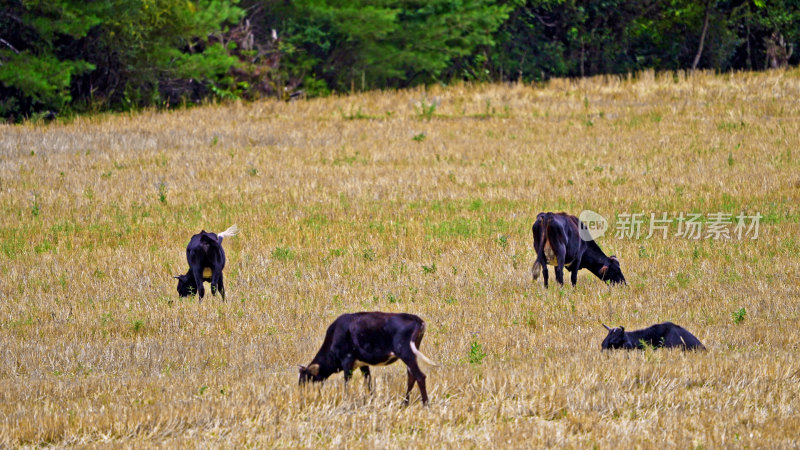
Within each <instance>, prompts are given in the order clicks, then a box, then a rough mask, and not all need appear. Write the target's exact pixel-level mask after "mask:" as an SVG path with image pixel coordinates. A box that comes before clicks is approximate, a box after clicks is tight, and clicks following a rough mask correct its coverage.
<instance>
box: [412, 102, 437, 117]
mask: <svg viewBox="0 0 800 450" xmlns="http://www.w3.org/2000/svg"><path fill="white" fill-rule="evenodd" d="M436 106H437V102H435V101H434V102H432V103H428V102H427V101H426V100H425V99H423V100H422V101H420V102H419V103H418V104H417V118H419V119H423V120H431V119H432V118H433V115H434V113H436Z"/></svg>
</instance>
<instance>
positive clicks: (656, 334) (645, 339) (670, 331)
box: [600, 322, 706, 350]
mask: <svg viewBox="0 0 800 450" xmlns="http://www.w3.org/2000/svg"><path fill="white" fill-rule="evenodd" d="M603 326H604V327H605V328H606V330H608V335H607V336H606V338H605V339H603V343H602V344H601V345H600V346H601V348H602V349H603V350H613V349H618V348H624V349H627V350H631V349H643V348H645V347H646V346H650V347H653V348H660V347H680V348H682V349H683V350H705V349H706V348H705V346H703V343H702V342H700V340H699V339H697V338H696V337H695V336H694V335H693V334H692V333H690V332H689V331H688V330H687V329H686V328H683V327H682V326H680V325H676V324H674V323H672V322H664V323H659V324H656V325H653V326H650V327H647V328H644V329H641V330H636V331H625V327H616V328H611V327H609V326H608V325H606V324H603Z"/></svg>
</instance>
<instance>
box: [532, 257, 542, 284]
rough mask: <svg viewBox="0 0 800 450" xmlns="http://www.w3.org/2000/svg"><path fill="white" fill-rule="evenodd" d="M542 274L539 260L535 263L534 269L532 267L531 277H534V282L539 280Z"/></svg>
mask: <svg viewBox="0 0 800 450" xmlns="http://www.w3.org/2000/svg"><path fill="white" fill-rule="evenodd" d="M540 273H542V265H541V264H539V259H538V258H537V259H536V261H534V263H533V267H531V275H533V279H534V280H538V279H539V274H540Z"/></svg>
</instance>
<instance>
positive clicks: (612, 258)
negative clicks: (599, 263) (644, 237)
mask: <svg viewBox="0 0 800 450" xmlns="http://www.w3.org/2000/svg"><path fill="white" fill-rule="evenodd" d="M608 259H610V260H612V261H614V262H615V263H617V264H619V260H618V259H617V255H611V256H609V257H608Z"/></svg>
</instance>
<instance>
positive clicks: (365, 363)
mask: <svg viewBox="0 0 800 450" xmlns="http://www.w3.org/2000/svg"><path fill="white" fill-rule="evenodd" d="M424 334H425V322H424V321H423V320H422V319H420V318H419V317H417V316H415V315H413V314H403V313H384V312H377V311H376V312H358V313H353V314H342V315H341V316H339V317H338V318H336V320H334V321H333V323H332V324H331V325H330V326H329V327H328V331H327V332H326V333H325V341H324V342H323V343H322V347H321V348H320V349H319V351H318V352H317V356H315V357H314V359H313V360H312V361H311V364H309V365H308V367H305V366H300V384H304V383H306V382H308V381H315V382H320V381H324V380H325V379H326V378H328V377H329V376H331V375H333V374H334V373H337V372H339V371H343V372H344V382H345V384H347V381H348V380H349V379H350V377H351V376H352V375H353V369H356V368H359V369H361V373H363V374H364V378H365V380H366V383H367V386H368V387H369V388H370V390H371V389H372V388H371V386H370V380H371V376H370V373H369V366H386V365H389V364H391V363H393V362H395V361H397V360H398V359H400V360H401V361H403V362H404V363H405V364H406V366H407V372H408V390H406V395H405V400H404V402H405V403H406V404H408V396H409V394H410V393H411V389H412V388H413V387H414V383H415V382H416V383H417V384H419V391H420V393H421V394H422V403H423V404H427V403H428V391H427V390H426V389H425V374H424V373H422V371H421V370H420V369H419V365H418V364H417V357H419V358H420V359H422V360H423V361H425V363H427V364H429V365H432V366H436V363H434V362H433V361H431V360H430V359H428V357H427V356H425V355H423V354H422V352H421V351H419V343H420V341H422V336H423V335H424Z"/></svg>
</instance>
